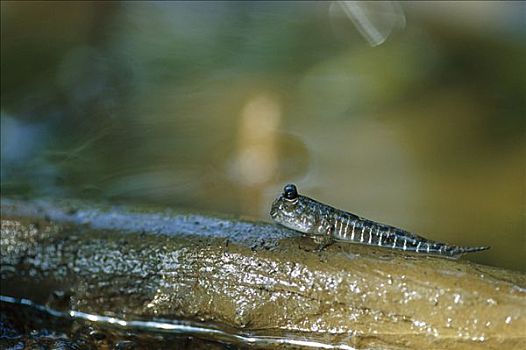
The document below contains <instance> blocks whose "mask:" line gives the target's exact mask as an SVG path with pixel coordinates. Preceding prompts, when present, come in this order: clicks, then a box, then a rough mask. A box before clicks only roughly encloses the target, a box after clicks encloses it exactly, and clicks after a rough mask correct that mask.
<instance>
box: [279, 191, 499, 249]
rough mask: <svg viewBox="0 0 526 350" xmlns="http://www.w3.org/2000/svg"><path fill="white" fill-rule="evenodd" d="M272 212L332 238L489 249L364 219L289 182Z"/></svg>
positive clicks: (312, 232) (372, 243)
mask: <svg viewBox="0 0 526 350" xmlns="http://www.w3.org/2000/svg"><path fill="white" fill-rule="evenodd" d="M287 188H291V189H292V190H293V191H294V193H295V195H294V196H293V197H294V198H286V191H287ZM289 196H290V194H289ZM270 216H271V217H272V219H273V220H274V221H276V222H277V223H278V224H281V225H283V226H285V227H287V228H290V229H293V230H296V231H299V232H302V233H304V234H306V235H308V236H311V237H313V238H318V239H319V238H323V239H325V240H326V241H329V242H331V241H344V242H350V243H359V244H365V245H370V246H377V247H383V248H389V249H397V250H402V251H407V252H414V253H419V254H426V255H435V256H441V257H447V258H458V257H460V256H461V255H462V254H465V253H471V252H478V251H481V250H486V249H489V247H458V246H452V245H447V244H445V243H440V242H435V241H432V240H429V239H426V238H424V237H421V236H418V235H416V234H413V233H410V232H408V231H405V230H402V229H400V228H397V227H394V226H389V225H385V224H381V223H378V222H375V221H372V220H368V219H364V218H361V217H359V216H357V215H355V214H352V213H348V212H346V211H343V210H339V209H336V208H333V207H331V206H328V205H326V204H323V203H320V202H318V201H316V200H314V199H312V198H309V197H306V196H302V195H299V194H297V192H296V187H295V186H294V185H287V186H285V189H284V192H283V193H282V194H281V195H280V196H279V197H278V198H277V199H276V200H275V201H274V203H273V204H272V207H271V210H270ZM324 236H325V237H324Z"/></svg>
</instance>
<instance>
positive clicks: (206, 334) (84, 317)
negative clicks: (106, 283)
mask: <svg viewBox="0 0 526 350" xmlns="http://www.w3.org/2000/svg"><path fill="white" fill-rule="evenodd" d="M0 303H8V304H16V305H21V306H22V305H23V306H27V307H31V308H33V309H35V310H37V311H40V312H43V313H46V314H49V315H50V316H52V317H56V318H67V319H70V320H80V321H89V322H91V323H93V324H95V325H97V326H98V327H106V328H108V327H113V328H117V329H119V330H121V331H126V332H128V333H129V332H137V331H145V332H149V334H154V333H155V332H157V333H163V334H171V335H175V334H177V335H183V336H187V337H190V336H191V337H196V338H200V339H203V340H208V341H213V342H219V343H221V344H225V348H229V346H232V345H235V346H251V347H256V348H266V349H268V348H280V346H284V345H285V346H293V347H297V348H301V349H342V350H353V349H355V348H354V347H352V346H349V345H345V344H328V343H324V342H319V341H315V340H306V339H299V338H294V337H285V336H271V335H256V334H247V333H242V332H235V331H233V330H230V331H229V330H222V329H219V328H214V327H212V326H211V325H209V324H198V323H195V322H194V323H192V322H188V321H177V320H149V321H148V320H144V321H143V320H131V321H129V320H128V321H127V320H123V319H120V318H116V317H110V316H103V315H94V314H89V313H85V312H81V311H75V310H69V311H64V312H63V311H58V310H55V309H52V308H49V307H47V306H44V305H39V304H35V303H33V302H32V301H31V300H28V299H17V298H13V297H10V296H5V295H0ZM48 326H49V325H48ZM77 327H78V326H77ZM110 330H111V328H109V329H106V332H109V331H110ZM160 340H161V341H162V338H161V339H160ZM166 343H170V341H169V339H166ZM166 343H164V344H163V345H164V346H167V345H168V344H166ZM172 345H173V344H172Z"/></svg>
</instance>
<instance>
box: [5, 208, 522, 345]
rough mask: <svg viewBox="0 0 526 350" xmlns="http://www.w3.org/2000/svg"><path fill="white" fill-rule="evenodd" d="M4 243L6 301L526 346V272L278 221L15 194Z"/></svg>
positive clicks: (123, 316)
mask: <svg viewBox="0 0 526 350" xmlns="http://www.w3.org/2000/svg"><path fill="white" fill-rule="evenodd" d="M86 208H89V211H88V209H86ZM87 212H90V213H91V214H90V215H86V213H87ZM112 218H113V219H114V220H112ZM126 218H127V220H126ZM196 218H199V219H197V220H196ZM134 220H135V221H134ZM134 222H137V223H138V224H139V223H140V225H138V226H137V227H138V228H139V229H138V230H137V231H134V230H133V223H134ZM178 223H181V225H178ZM119 225H122V226H123V230H118V226H119ZM185 225H186V226H185ZM179 226H180V227H181V230H182V232H178V227H179ZM154 228H155V229H154ZM194 229H195V233H193V232H192V230H194ZM1 248H2V269H1V277H2V288H1V294H2V295H3V296H4V297H3V298H4V299H3V300H4V303H5V302H7V301H8V300H11V301H15V300H20V299H24V300H31V303H35V304H37V305H43V306H45V307H46V308H49V310H55V311H57V312H60V313H62V314H63V315H68V316H69V317H72V316H74V317H76V318H78V319H82V320H87V321H91V322H95V323H97V324H102V325H104V327H105V326H108V325H112V326H118V327H121V328H122V327H124V328H128V327H131V328H133V327H135V326H137V327H138V328H141V327H144V326H148V327H151V328H148V327H146V328H141V329H142V330H143V331H144V330H145V329H149V330H148V331H147V332H149V331H153V330H154V329H155V331H158V330H159V329H161V328H162V327H165V328H172V329H171V331H173V332H178V331H181V332H182V331H183V330H186V331H188V332H189V333H188V334H189V335H191V336H193V337H197V338H199V337H201V336H203V337H205V338H207V337H212V338H214V337H215V338H214V339H216V340H217V341H218V342H223V343H224V344H236V342H247V343H251V342H254V343H257V344H259V343H258V342H259V341H260V340H261V341H263V340H262V339H264V341H267V342H268V343H266V345H268V346H270V345H271V344H274V343H272V342H275V344H277V345H279V344H288V345H290V346H293V347H308V346H311V345H309V344H318V345H319V346H320V347H321V348H324V346H328V348H331V347H330V346H336V348H338V347H340V348H342V346H347V348H358V349H368V348H371V349H376V348H382V349H399V348H406V349H420V348H427V349H444V348H450V349H462V348H471V349H477V348H480V349H482V348H484V349H499V348H503V347H505V348H514V347H521V346H523V345H524V344H526V339H525V336H524V332H523V330H524V329H525V328H526V321H525V314H526V278H525V276H524V275H523V274H521V273H516V272H511V271H507V270H502V269H496V268H491V267H487V266H482V265H476V264H473V263H470V262H468V261H458V262H456V261H449V260H444V259H439V258H431V257H419V256H413V255H408V254H400V253H397V252H392V251H386V250H382V249H374V248H370V247H360V246H356V245H344V244H336V245H334V246H331V247H329V248H328V249H327V250H326V251H324V252H322V253H315V252H313V251H312V250H313V249H314V248H315V245H314V243H313V242H312V241H311V240H310V239H308V238H302V237H300V236H298V235H297V234H295V233H294V232H292V231H289V230H284V229H281V228H279V227H277V226H274V225H270V224H262V223H251V222H243V221H237V220H233V219H218V218H214V217H210V216H198V215H188V214H184V215H183V214H178V213H176V212H170V211H165V212H164V213H162V214H156V213H155V212H153V211H149V212H143V213H140V212H137V211H136V210H135V211H134V210H128V209H126V208H120V207H110V208H100V207H90V206H89V205H87V204H85V205H84V206H80V205H74V206H73V207H72V206H71V205H68V206H64V205H63V204H60V205H56V204H52V203H46V202H38V203H36V202H32V203H25V202H13V201H10V202H2V245H1ZM6 298H15V299H6ZM184 325H186V326H188V325H189V327H193V328H184V327H183V326H184ZM216 327H217V328H216ZM201 330H202V332H201ZM208 330H210V331H208ZM165 331H169V330H166V329H165ZM218 332H219V333H218ZM207 339H208V338H207ZM254 339H255V340H254ZM298 341H304V342H306V343H297V342H298ZM294 342H296V343H294ZM318 345H316V346H318ZM326 348H327V347H326ZM343 348H345V347H343Z"/></svg>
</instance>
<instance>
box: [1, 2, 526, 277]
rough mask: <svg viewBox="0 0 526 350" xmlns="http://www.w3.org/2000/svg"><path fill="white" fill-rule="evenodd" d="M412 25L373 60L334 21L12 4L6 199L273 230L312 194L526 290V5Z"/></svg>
mask: <svg viewBox="0 0 526 350" xmlns="http://www.w3.org/2000/svg"><path fill="white" fill-rule="evenodd" d="M400 5H401V7H402V9H403V13H405V20H406V24H405V28H395V29H394V30H393V32H392V33H391V35H390V36H389V37H388V38H387V40H386V41H385V42H384V43H383V44H382V45H379V46H375V47H373V46H370V45H369V44H368V42H367V40H365V38H364V37H362V35H361V34H360V31H359V30H358V29H359V28H357V27H356V26H355V25H354V24H353V22H352V21H350V20H349V18H348V17H346V15H345V13H344V12H343V11H341V9H340V11H339V10H338V8H335V7H334V3H331V2H283V3H282V2H268V3H267V2H181V3H176V2H87V1H82V2H29V1H25V2H9V1H2V2H1V142H2V143H1V191H2V195H5V196H16V195H19V196H26V197H31V198H32V197H40V196H46V197H75V198H85V199H103V200H110V201H113V202H120V203H131V204H133V203H142V204H144V203H150V204H154V205H161V206H171V207H181V208H187V209H191V210H204V211H209V212H217V213H230V214H236V215H242V216H248V217H252V218H257V219H264V220H270V218H269V217H268V210H269V206H270V203H271V201H272V199H273V198H274V197H275V196H276V195H277V194H278V193H279V192H280V191H281V188H282V186H283V185H284V184H285V183H288V182H293V183H296V184H297V185H298V187H299V190H300V192H301V193H303V194H306V195H309V196H311V197H314V198H317V199H319V200H321V201H323V202H326V203H330V204H332V205H334V206H336V207H339V208H342V209H346V210H349V211H351V212H354V213H357V214H359V215H362V216H365V217H368V218H371V219H374V220H377V221H380V222H385V223H389V224H392V225H396V226H400V227H403V228H406V229H408V230H411V231H414V232H417V233H420V234H422V235H424V236H426V237H428V238H431V239H435V240H439V241H445V242H450V243H454V244H459V245H490V246H492V249H491V250H489V251H487V252H484V253H480V254H476V255H473V256H470V257H469V259H471V260H473V261H477V262H482V263H486V264H491V265H496V266H502V267H507V268H512V269H516V270H522V271H526V263H525V262H526V259H525V256H526V111H525V109H526V108H525V92H526V68H525V64H524V59H525V57H526V55H525V54H526V40H525V39H526V25H525V3H523V2H459V3H454V2H420V3H418V2H402V3H401V4H400ZM384 23H385V22H382V18H380V19H379V20H377V22H376V25H379V26H382V25H383V24H384Z"/></svg>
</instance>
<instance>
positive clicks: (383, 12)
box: [331, 1, 405, 46]
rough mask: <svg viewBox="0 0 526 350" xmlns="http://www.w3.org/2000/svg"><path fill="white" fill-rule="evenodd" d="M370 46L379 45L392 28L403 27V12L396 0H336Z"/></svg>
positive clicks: (333, 4)
mask: <svg viewBox="0 0 526 350" xmlns="http://www.w3.org/2000/svg"><path fill="white" fill-rule="evenodd" d="M335 4H338V5H339V7H340V8H341V9H342V10H343V12H344V13H345V15H346V16H347V17H348V18H349V19H350V20H351V21H352V22H353V23H354V25H355V26H356V28H357V29H358V31H359V32H360V34H362V36H363V37H364V38H365V39H366V40H367V41H368V42H369V45H371V46H378V45H381V44H382V43H383V42H385V40H387V38H388V37H389V35H390V34H391V32H392V31H393V29H398V28H404V27H405V14H404V11H403V9H402V7H400V4H398V2H396V1H336V2H334V3H332V4H331V6H335Z"/></svg>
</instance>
